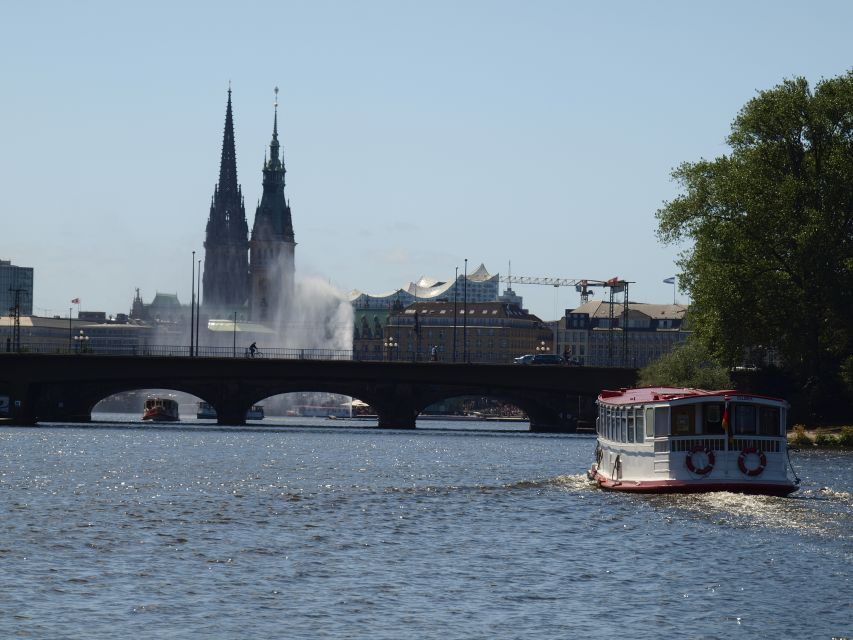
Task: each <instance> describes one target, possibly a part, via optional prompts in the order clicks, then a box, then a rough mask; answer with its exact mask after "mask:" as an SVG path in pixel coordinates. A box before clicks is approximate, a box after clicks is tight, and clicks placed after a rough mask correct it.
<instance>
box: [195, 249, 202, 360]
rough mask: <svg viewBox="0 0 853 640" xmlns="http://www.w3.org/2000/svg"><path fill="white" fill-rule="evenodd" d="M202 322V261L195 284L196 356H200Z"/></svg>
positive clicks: (199, 264)
mask: <svg viewBox="0 0 853 640" xmlns="http://www.w3.org/2000/svg"><path fill="white" fill-rule="evenodd" d="M200 322H201V259H199V261H198V279H197V280H196V283H195V354H196V355H198V342H199V338H200V337H201V334H200V333H199V332H198V327H199V323H200Z"/></svg>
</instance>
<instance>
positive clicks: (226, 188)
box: [219, 83, 239, 194]
mask: <svg viewBox="0 0 853 640" xmlns="http://www.w3.org/2000/svg"><path fill="white" fill-rule="evenodd" d="M238 189H239V187H238V185H237V151H236V149H235V145H234V117H233V115H232V113H231V85H230V83H229V85H228V106H227V107H226V109H225V131H224V133H223V134H222V161H221V163H220V165H219V190H220V191H221V192H223V193H228V194H232V193H237V190H238Z"/></svg>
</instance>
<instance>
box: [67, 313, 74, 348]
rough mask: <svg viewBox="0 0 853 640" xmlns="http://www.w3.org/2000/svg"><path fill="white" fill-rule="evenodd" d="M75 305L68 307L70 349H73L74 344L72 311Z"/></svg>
mask: <svg viewBox="0 0 853 640" xmlns="http://www.w3.org/2000/svg"><path fill="white" fill-rule="evenodd" d="M73 309H74V307H68V351H69V352H70V351H71V346H72V345H73V344H74V332H73V330H72V329H71V311H72V310H73Z"/></svg>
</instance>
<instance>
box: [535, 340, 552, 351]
mask: <svg viewBox="0 0 853 640" xmlns="http://www.w3.org/2000/svg"><path fill="white" fill-rule="evenodd" d="M550 350H551V347H549V346H548V345H547V344H545V341H544V340H540V341H539V344H537V345H536V353H547V352H548V351H550Z"/></svg>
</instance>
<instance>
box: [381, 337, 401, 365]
mask: <svg viewBox="0 0 853 640" xmlns="http://www.w3.org/2000/svg"><path fill="white" fill-rule="evenodd" d="M384 344H385V350H386V351H387V353H388V360H394V357H393V354H394V351H393V350H394V349H396V348H397V347H399V346H400V345H399V344H398V342H397V338H395V337H394V336H388V337H387V338H385V343H384Z"/></svg>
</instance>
